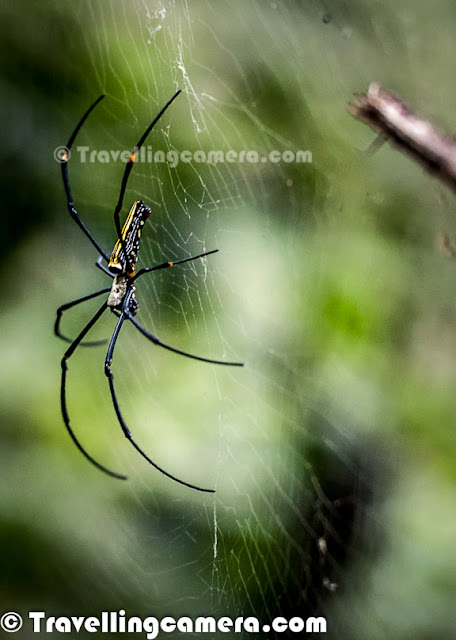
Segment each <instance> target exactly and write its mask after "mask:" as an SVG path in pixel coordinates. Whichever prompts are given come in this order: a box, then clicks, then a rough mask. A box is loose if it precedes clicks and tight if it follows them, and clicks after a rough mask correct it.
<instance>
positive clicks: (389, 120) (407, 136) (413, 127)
mask: <svg viewBox="0 0 456 640" xmlns="http://www.w3.org/2000/svg"><path fill="white" fill-rule="evenodd" d="M348 109H349V111H350V113H351V114H352V115H353V116H354V117H355V118H358V119H359V120H362V121H363V122H365V123H366V124H368V125H369V126H370V127H372V129H374V130H375V131H377V132H378V133H379V134H380V135H381V136H382V137H384V138H386V139H388V140H390V141H391V142H392V143H393V144H395V145H396V146H398V147H399V148H400V149H401V150H402V151H405V152H406V153H408V154H409V155H410V156H412V158H414V159H415V160H416V161H417V162H419V163H420V164H421V165H423V166H424V167H425V168H426V169H427V170H428V171H429V172H430V173H432V174H433V175H435V176H436V177H437V178H439V179H440V180H442V181H443V182H445V183H446V184H447V185H448V186H449V187H451V189H453V191H455V192H456V144H455V142H454V140H452V139H451V138H450V137H448V136H446V135H445V134H443V133H441V132H440V131H438V130H437V129H436V128H435V127H434V126H433V125H432V124H431V123H430V122H429V121H428V120H424V119H423V118H419V117H418V116H416V115H415V114H414V113H413V112H412V111H410V109H408V107H406V106H405V104H404V103H403V102H401V101H400V100H398V99H397V98H395V97H394V96H393V95H391V94H390V93H388V92H387V91H384V90H383V89H381V88H380V86H379V85H378V84H376V83H371V84H370V85H369V89H368V91H367V94H365V95H364V94H363V95H359V96H357V101H356V102H353V103H351V104H349V105H348Z"/></svg>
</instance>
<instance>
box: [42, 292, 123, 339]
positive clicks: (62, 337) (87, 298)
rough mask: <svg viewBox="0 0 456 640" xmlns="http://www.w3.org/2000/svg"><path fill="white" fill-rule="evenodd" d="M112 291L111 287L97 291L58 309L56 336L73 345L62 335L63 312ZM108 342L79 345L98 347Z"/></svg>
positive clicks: (55, 327) (55, 326)
mask: <svg viewBox="0 0 456 640" xmlns="http://www.w3.org/2000/svg"><path fill="white" fill-rule="evenodd" d="M110 290H111V287H106V289H100V291H95V293H90V294H89V295H88V296H83V297H82V298H77V300H72V301H71V302H67V303H66V304H62V306H60V307H59V308H58V309H57V317H56V319H55V324H54V333H55V335H56V336H58V337H59V338H61V339H62V340H65V342H69V343H70V344H72V343H73V339H72V338H68V337H67V336H65V335H63V333H61V331H60V321H61V319H62V315H63V312H64V311H66V310H67V309H71V307H75V306H76V305H77V304H81V302H85V301H86V300H91V299H92V298H97V297H98V296H101V295H102V294H103V293H108V291H110ZM106 342H107V341H106V340H92V341H91V342H80V343H79V345H80V346H81V347H96V346H98V345H100V344H106Z"/></svg>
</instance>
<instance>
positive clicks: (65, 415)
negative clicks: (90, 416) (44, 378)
mask: <svg viewBox="0 0 456 640" xmlns="http://www.w3.org/2000/svg"><path fill="white" fill-rule="evenodd" d="M107 307H108V305H107V303H106V302H104V303H103V305H102V306H101V307H100V308H99V309H98V311H97V312H96V314H95V315H94V316H93V318H92V319H91V320H90V321H89V322H88V323H87V324H86V326H85V327H84V329H83V330H82V331H81V333H80V334H79V335H78V337H77V338H76V339H75V340H74V341H73V342H72V344H71V345H70V346H69V347H68V349H67V350H66V351H65V355H64V356H63V358H62V362H61V365H62V381H61V385H60V405H61V409H62V416H63V421H64V423H65V426H66V428H67V431H68V433H69V434H70V437H71V439H72V440H73V442H74V444H75V445H76V446H77V448H78V449H79V451H80V452H81V453H82V455H83V456H85V457H86V458H87V460H89V462H91V463H92V464H93V465H94V466H95V467H97V468H98V469H100V470H101V471H104V473H107V474H108V476H112V477H113V478H118V479H119V480H126V479H127V477H126V476H124V475H120V474H119V473H115V472H114V471H110V470H109V469H107V468H106V467H104V466H103V465H102V464H100V463H99V462H97V461H96V460H95V459H94V458H92V456H91V455H90V454H89V453H87V451H86V450H85V449H84V447H83V446H82V445H81V443H80V442H79V440H78V439H77V438H76V436H75V434H74V431H73V429H72V428H71V426H70V416H69V415H68V409H67V405H66V373H67V370H68V365H67V360H68V359H69V358H71V356H72V355H73V353H74V352H75V350H76V349H77V347H78V346H79V345H80V344H81V342H82V340H83V338H84V336H85V335H86V334H87V333H88V332H89V331H90V329H91V328H92V327H93V325H94V324H95V323H96V322H97V321H98V320H99V318H101V316H102V314H103V313H104V312H105V311H106V309H107Z"/></svg>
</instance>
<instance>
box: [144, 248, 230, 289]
mask: <svg viewBox="0 0 456 640" xmlns="http://www.w3.org/2000/svg"><path fill="white" fill-rule="evenodd" d="M217 251H218V249H212V251H205V252H204V253H200V254H199V255H198V256H191V257H190V258H184V259H183V260H175V261H173V262H163V264H159V265H157V266H156V267H144V269H140V270H139V271H138V273H137V274H136V275H135V276H134V277H133V278H132V281H134V280H137V279H138V278H139V276H142V275H143V274H144V273H150V272H151V271H158V270H159V269H167V268H168V267H175V266H176V264H183V263H184V262H191V261H192V260H198V258H204V256H210V255H211V253H217Z"/></svg>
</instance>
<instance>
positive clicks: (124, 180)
mask: <svg viewBox="0 0 456 640" xmlns="http://www.w3.org/2000/svg"><path fill="white" fill-rule="evenodd" d="M180 92H181V90H180V89H179V91H176V93H175V94H174V95H173V97H172V98H171V100H168V102H167V103H166V104H165V106H164V107H163V109H161V110H160V112H159V113H158V114H157V115H156V116H155V118H154V119H153V120H152V122H151V123H150V125H149V126H148V127H147V129H146V130H145V131H144V133H143V134H142V136H141V138H140V139H139V141H138V144H137V145H136V146H135V148H134V151H133V153H132V154H131V156H130V159H129V160H128V162H127V164H126V165H125V171H124V174H123V178H122V184H121V186H120V193H119V199H118V201H117V205H116V208H115V210H114V224H115V225H116V233H117V237H118V238H119V240H120V241H121V244H122V249H123V251H124V255H125V257H126V260H127V267H128V269H127V270H128V271H131V264H130V260H129V257H128V255H127V252H126V251H125V240H123V239H122V230H121V227H120V218H119V214H120V210H121V209H122V204H123V199H124V196H125V190H126V188H127V182H128V178H129V177H130V173H131V170H132V168H133V165H134V163H135V160H136V156H137V155H138V152H139V150H140V149H141V147H142V146H143V144H144V141H145V139H146V138H147V136H148V135H149V133H150V132H151V130H152V129H153V128H154V126H155V125H156V124H157V122H158V121H159V120H160V118H161V117H162V115H163V114H164V113H165V111H166V110H167V108H168V107H169V106H170V104H171V103H172V102H173V101H174V100H175V99H176V98H177V96H178V95H179V94H180Z"/></svg>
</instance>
